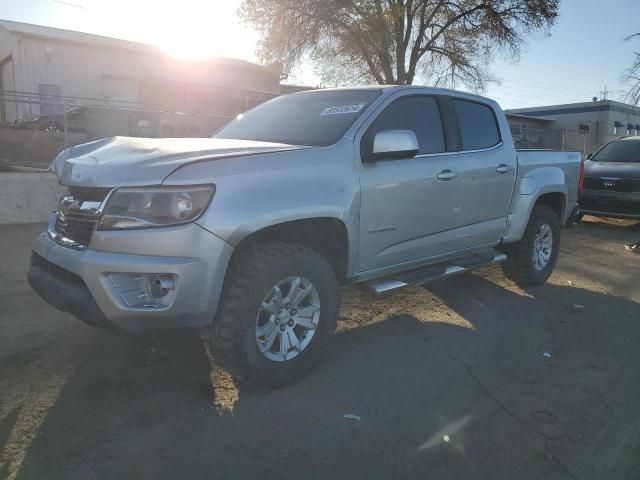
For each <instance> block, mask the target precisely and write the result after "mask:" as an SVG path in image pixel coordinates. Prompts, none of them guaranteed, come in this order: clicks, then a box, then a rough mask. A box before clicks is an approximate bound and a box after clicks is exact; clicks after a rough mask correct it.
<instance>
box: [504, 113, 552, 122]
mask: <svg viewBox="0 0 640 480" xmlns="http://www.w3.org/2000/svg"><path fill="white" fill-rule="evenodd" d="M510 112H512V110H507V111H506V112H505V115H506V116H507V117H508V118H522V119H525V120H535V121H536V122H553V118H541V117H531V116H529V115H521V114H519V113H510Z"/></svg>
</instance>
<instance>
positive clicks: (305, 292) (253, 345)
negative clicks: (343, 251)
mask: <svg viewBox="0 0 640 480" xmlns="http://www.w3.org/2000/svg"><path fill="white" fill-rule="evenodd" d="M230 268H231V270H230V271H229V274H228V276H227V279H226V281H225V288H224V291H223V295H222V298H221V303H220V307H219V308H218V313H217V315H216V318H215V319H214V321H213V325H212V328H211V329H210V332H211V333H210V342H211V347H212V354H213V356H214V357H215V358H216V360H219V361H220V362H221V363H222V364H223V366H226V367H228V368H230V369H231V370H232V371H234V370H235V371H238V373H240V374H241V375H242V376H243V377H246V378H247V379H248V380H250V381H252V382H254V383H258V384H262V385H265V386H270V387H275V386H281V385H285V384H287V383H290V382H293V381H295V380H296V379H298V378H300V377H301V376H302V375H304V374H305V373H306V372H307V371H308V370H310V369H311V368H312V367H313V366H314V365H315V364H316V363H317V361H318V360H319V358H320V356H321V355H322V353H323V351H324V350H325V349H326V347H327V345H328V343H329V340H330V339H331V336H332V334H333V332H334V330H335V328H336V322H337V318H338V310H339V307H340V290H339V286H338V282H337V281H336V277H335V275H334V272H333V269H332V268H331V265H330V264H329V262H328V261H327V260H326V259H325V258H324V257H323V256H322V255H320V254H319V253H318V252H316V251H315V250H312V249H310V248H307V247H304V246H301V245H295V244H289V243H284V242H269V243H264V244H254V245H249V246H248V247H246V248H245V249H244V250H243V251H242V252H240V253H239V254H238V257H237V258H236V259H235V260H234V262H233V264H232V265H231V267H230Z"/></svg>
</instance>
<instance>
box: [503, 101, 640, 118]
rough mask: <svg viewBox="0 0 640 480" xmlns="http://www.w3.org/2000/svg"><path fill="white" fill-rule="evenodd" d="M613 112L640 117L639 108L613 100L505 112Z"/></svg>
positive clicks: (532, 114)
mask: <svg viewBox="0 0 640 480" xmlns="http://www.w3.org/2000/svg"><path fill="white" fill-rule="evenodd" d="M602 111H613V112H621V113H631V114H636V115H640V107H637V106H634V105H629V104H627V103H622V102H616V101H615V100H598V101H595V102H594V101H591V102H580V103H564V104H561V105H544V106H541V107H530V108H512V109H509V110H507V111H506V113H508V114H515V115H526V116H530V117H544V116H550V115H567V114H573V113H588V112H602Z"/></svg>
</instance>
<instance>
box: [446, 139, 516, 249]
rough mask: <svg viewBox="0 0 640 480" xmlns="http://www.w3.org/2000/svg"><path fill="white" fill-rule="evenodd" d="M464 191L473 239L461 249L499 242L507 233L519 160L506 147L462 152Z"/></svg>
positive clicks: (463, 217)
mask: <svg viewBox="0 0 640 480" xmlns="http://www.w3.org/2000/svg"><path fill="white" fill-rule="evenodd" d="M457 163H458V169H459V171H460V184H461V190H462V192H463V193H462V200H461V204H462V209H461V210H460V211H459V212H458V215H459V217H460V222H461V224H462V225H465V226H468V233H469V237H468V238H467V240H466V241H463V240H460V241H459V242H458V246H460V247H461V248H469V247H474V246H477V245H482V244H487V243H492V242H497V241H499V240H500V237H501V236H502V233H503V232H504V229H505V226H506V221H507V214H508V211H509V204H510V202H511V196H512V194H513V188H514V184H515V178H516V170H517V165H516V157H515V155H514V154H513V151H511V152H510V151H509V149H508V148H506V147H504V146H503V145H502V144H500V145H498V146H497V147H495V148H491V149H487V150H479V151H469V152H460V155H459V158H458V160H457Z"/></svg>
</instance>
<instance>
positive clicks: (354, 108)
mask: <svg viewBox="0 0 640 480" xmlns="http://www.w3.org/2000/svg"><path fill="white" fill-rule="evenodd" d="M362 107H364V103H359V104H357V105H338V106H336V107H327V108H325V109H324V110H322V112H320V115H338V114H340V113H358V112H359V111H360V110H362Z"/></svg>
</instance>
